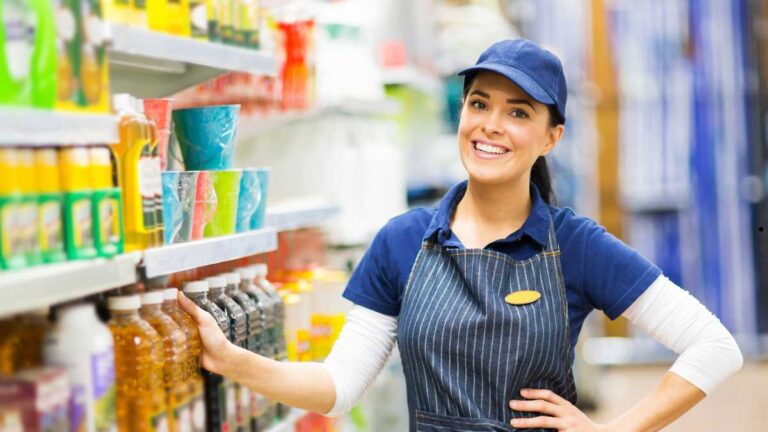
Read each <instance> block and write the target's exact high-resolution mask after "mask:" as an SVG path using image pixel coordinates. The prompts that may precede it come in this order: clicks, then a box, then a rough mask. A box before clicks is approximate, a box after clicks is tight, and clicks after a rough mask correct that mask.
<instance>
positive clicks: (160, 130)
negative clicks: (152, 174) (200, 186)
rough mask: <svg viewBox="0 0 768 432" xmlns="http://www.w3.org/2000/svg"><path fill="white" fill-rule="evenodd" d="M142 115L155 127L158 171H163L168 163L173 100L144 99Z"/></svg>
mask: <svg viewBox="0 0 768 432" xmlns="http://www.w3.org/2000/svg"><path fill="white" fill-rule="evenodd" d="M143 104H144V115H146V117H147V118H148V119H150V120H152V121H154V122H155V126H156V127H157V151H158V157H159V158H160V170H161V171H165V169H166V166H167V162H168V143H169V141H170V137H171V111H172V107H173V99H169V98H164V99H144V100H143Z"/></svg>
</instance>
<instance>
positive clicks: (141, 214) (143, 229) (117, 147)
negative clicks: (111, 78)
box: [110, 94, 155, 252]
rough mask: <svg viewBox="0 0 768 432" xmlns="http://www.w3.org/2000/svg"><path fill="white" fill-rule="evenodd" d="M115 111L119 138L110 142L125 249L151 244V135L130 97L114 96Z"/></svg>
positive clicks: (143, 247)
mask: <svg viewBox="0 0 768 432" xmlns="http://www.w3.org/2000/svg"><path fill="white" fill-rule="evenodd" d="M114 105H115V111H116V112H117V113H118V115H119V116H120V124H119V131H120V141H118V142H117V143H114V144H112V145H111V146H110V148H111V149H112V152H113V154H114V155H115V160H116V161H117V173H118V183H119V184H120V190H121V193H122V198H123V209H124V211H123V214H124V216H125V217H124V225H125V250H126V251H129V252H130V251H135V250H142V249H146V248H147V247H149V246H150V245H152V244H153V241H152V239H153V238H154V236H155V233H154V232H153V228H154V227H153V226H152V224H153V222H152V221H153V219H154V214H155V211H154V210H155V204H154V194H150V189H151V185H150V184H149V182H148V180H147V178H148V170H147V164H148V162H147V161H148V160H149V158H150V156H151V155H150V152H151V148H150V137H149V134H148V132H147V131H146V128H145V126H144V124H143V122H142V120H141V117H140V115H139V114H138V112H136V110H135V109H134V104H133V101H132V99H131V97H130V96H129V95H127V94H120V95H116V96H115V97H114Z"/></svg>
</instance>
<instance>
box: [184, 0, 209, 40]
mask: <svg viewBox="0 0 768 432" xmlns="http://www.w3.org/2000/svg"><path fill="white" fill-rule="evenodd" d="M189 15H190V20H189V24H190V36H192V38H193V39H198V40H208V6H207V5H206V1H205V0H189Z"/></svg>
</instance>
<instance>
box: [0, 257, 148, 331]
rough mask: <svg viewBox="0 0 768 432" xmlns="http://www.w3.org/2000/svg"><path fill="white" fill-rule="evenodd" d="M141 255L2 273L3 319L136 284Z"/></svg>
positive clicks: (0, 301) (0, 300) (0, 305)
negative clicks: (137, 267)
mask: <svg viewBox="0 0 768 432" xmlns="http://www.w3.org/2000/svg"><path fill="white" fill-rule="evenodd" d="M139 260H141V253H140V252H135V253H130V254H124V255H120V256H117V257H115V258H112V259H95V260H86V261H70V262H65V263H61V264H51V265H44V266H39V267H33V268H29V269H24V270H16V271H6V272H2V273H0V316H7V315H10V314H14V313H19V312H24V311H29V310H32V309H36V308H40V307H45V306H49V305H52V304H56V303H61V302H64V301H67V300H73V299H77V298H80V297H85V296H88V295H91V294H96V293H98V292H101V291H105V290H108V289H111V288H116V287H120V286H123V285H128V284H132V283H135V282H136V281H137V280H138V274H137V273H136V265H137V264H138V263H139Z"/></svg>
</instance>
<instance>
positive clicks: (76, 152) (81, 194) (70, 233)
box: [59, 147, 96, 259]
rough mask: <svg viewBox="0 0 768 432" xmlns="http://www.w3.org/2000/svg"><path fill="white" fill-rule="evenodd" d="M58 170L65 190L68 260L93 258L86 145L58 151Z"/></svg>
mask: <svg viewBox="0 0 768 432" xmlns="http://www.w3.org/2000/svg"><path fill="white" fill-rule="evenodd" d="M59 170H60V175H61V176H60V181H61V186H62V189H63V190H64V243H65V245H66V249H67V255H68V256H69V259H83V258H94V257H96V246H95V244H94V238H93V203H92V198H93V191H92V189H91V176H90V156H89V154H88V149H87V148H86V147H65V148H62V149H61V150H59Z"/></svg>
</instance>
